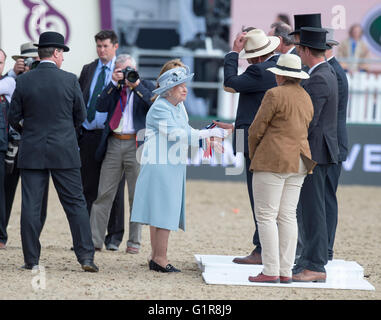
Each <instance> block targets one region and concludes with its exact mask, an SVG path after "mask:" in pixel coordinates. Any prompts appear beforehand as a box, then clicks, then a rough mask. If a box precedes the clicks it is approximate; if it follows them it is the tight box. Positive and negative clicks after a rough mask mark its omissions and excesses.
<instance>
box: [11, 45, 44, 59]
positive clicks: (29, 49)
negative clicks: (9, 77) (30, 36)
mask: <svg viewBox="0 0 381 320" xmlns="http://www.w3.org/2000/svg"><path fill="white" fill-rule="evenodd" d="M25 58H38V49H37V48H36V47H35V46H34V45H33V42H27V43H24V44H22V45H21V47H20V55H15V56H12V59H13V60H17V59H25Z"/></svg>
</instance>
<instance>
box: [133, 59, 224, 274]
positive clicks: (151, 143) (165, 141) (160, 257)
mask: <svg viewBox="0 0 381 320" xmlns="http://www.w3.org/2000/svg"><path fill="white" fill-rule="evenodd" d="M192 77H193V74H190V72H189V69H188V68H187V67H186V66H184V67H176V68H173V69H170V70H168V71H166V72H164V73H163V74H162V75H161V76H160V77H159V79H158V84H159V88H158V89H156V90H154V91H153V92H154V93H156V94H158V95H159V97H158V98H157V99H156V100H155V102H154V103H153V104H152V106H151V108H150V110H149V111H148V113H147V117H146V132H145V143H144V147H143V151H142V154H141V169H140V174H139V177H138V179H137V182H136V188H135V197H134V202H133V208H132V214H131V221H133V222H139V223H142V224H148V225H150V226H151V227H150V236H151V246H152V257H151V260H150V262H149V268H150V270H154V271H161V272H179V271H180V270H179V269H177V268H175V267H174V266H172V265H171V264H169V263H168V259H167V247H168V238H169V233H170V231H171V230H178V228H181V229H183V230H184V231H185V182H186V163H187V158H188V147H189V146H194V147H198V146H199V139H200V138H208V137H212V136H216V137H220V138H222V137H224V136H226V134H227V132H226V131H224V130H223V129H219V128H215V129H210V130H196V129H193V128H192V127H191V126H190V125H189V124H188V115H187V113H186V110H185V107H184V104H183V101H184V100H185V99H186V96H187V88H186V82H187V81H189V80H190V79H191V78H192Z"/></svg>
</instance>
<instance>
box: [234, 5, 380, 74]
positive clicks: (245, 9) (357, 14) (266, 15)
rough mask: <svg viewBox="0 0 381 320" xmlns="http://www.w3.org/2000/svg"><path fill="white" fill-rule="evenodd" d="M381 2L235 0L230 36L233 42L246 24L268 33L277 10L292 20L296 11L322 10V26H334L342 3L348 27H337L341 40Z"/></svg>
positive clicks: (311, 11)
mask: <svg viewBox="0 0 381 320" xmlns="http://www.w3.org/2000/svg"><path fill="white" fill-rule="evenodd" d="M380 4H381V2H380V0H366V1H364V0H363V1H360V0H345V1H344V0H343V1H338V0H318V1H300V0H286V1H282V0H264V1H257V0H232V6H231V17H232V28H231V34H230V39H231V43H232V42H233V40H234V38H235V36H236V35H237V33H238V32H240V31H241V28H242V26H243V25H244V26H246V27H247V26H253V27H256V28H259V29H263V30H264V31H265V32H266V33H267V32H268V31H269V30H270V25H271V24H272V23H273V22H274V21H275V18H276V16H277V14H278V13H287V14H288V15H289V17H290V20H291V22H292V24H293V23H294V14H305V13H321V16H322V25H323V27H331V25H332V19H333V18H334V17H335V16H337V13H336V14H333V13H332V9H333V8H334V7H335V6H337V5H341V6H343V7H344V8H345V13H346V14H345V16H346V24H345V27H346V28H345V30H335V38H336V40H337V41H341V40H343V39H345V38H346V37H347V36H348V30H349V28H350V26H351V25H352V24H353V23H362V21H363V19H364V17H365V16H366V14H367V13H368V12H369V11H370V10H371V9H372V8H374V7H375V6H377V5H380ZM292 27H293V25H292ZM372 53H373V54H372V56H371V57H372V58H380V57H381V53H376V52H374V51H373V52H372ZM378 67H379V66H378Z"/></svg>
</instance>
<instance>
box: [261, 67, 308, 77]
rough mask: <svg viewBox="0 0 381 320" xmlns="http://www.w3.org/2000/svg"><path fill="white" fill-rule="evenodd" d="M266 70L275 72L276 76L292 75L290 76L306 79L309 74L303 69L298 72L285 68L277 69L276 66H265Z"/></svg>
mask: <svg viewBox="0 0 381 320" xmlns="http://www.w3.org/2000/svg"><path fill="white" fill-rule="evenodd" d="M266 70H268V71H270V72H272V73H274V74H277V75H278V76H285V77H292V78H298V79H308V78H309V77H310V75H309V74H308V73H307V72H304V71H300V72H296V71H295V72H294V71H286V70H281V69H278V68H277V67H271V68H267V69H266Z"/></svg>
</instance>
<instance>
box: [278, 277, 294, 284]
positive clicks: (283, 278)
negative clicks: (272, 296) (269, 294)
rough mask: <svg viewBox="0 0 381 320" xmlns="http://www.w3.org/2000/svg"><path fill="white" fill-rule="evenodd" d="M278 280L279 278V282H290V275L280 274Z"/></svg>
mask: <svg viewBox="0 0 381 320" xmlns="http://www.w3.org/2000/svg"><path fill="white" fill-rule="evenodd" d="M279 280H280V283H291V282H292V278H291V277H283V276H280V277H279Z"/></svg>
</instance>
